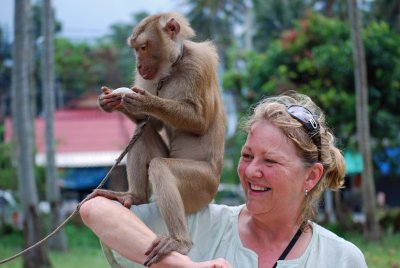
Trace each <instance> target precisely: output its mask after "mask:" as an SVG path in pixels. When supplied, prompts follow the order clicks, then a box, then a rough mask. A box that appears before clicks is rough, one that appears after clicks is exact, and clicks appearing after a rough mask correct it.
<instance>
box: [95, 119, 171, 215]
mask: <svg viewBox="0 0 400 268" xmlns="http://www.w3.org/2000/svg"><path fill="white" fill-rule="evenodd" d="M166 156H168V148H167V146H166V145H165V143H164V141H163V139H162V138H161V136H160V135H159V133H158V132H157V131H156V130H155V128H154V127H153V125H152V124H151V123H147V124H146V125H145V126H144V128H143V133H142V135H141V136H140V138H139V139H138V140H137V141H136V143H135V144H134V145H133V147H132V149H131V150H130V151H129V152H128V155H127V164H126V171H127V178H128V186H129V189H128V191H127V192H115V191H110V190H104V189H98V190H95V191H93V193H92V194H91V195H89V197H88V199H90V198H93V197H95V196H103V197H105V198H108V199H111V200H117V201H118V202H120V203H121V204H122V205H124V206H125V207H127V208H130V207H131V206H132V204H135V205H139V204H143V203H147V202H148V199H149V195H150V191H149V183H148V172H147V169H148V166H149V163H150V161H151V159H153V158H154V157H166Z"/></svg>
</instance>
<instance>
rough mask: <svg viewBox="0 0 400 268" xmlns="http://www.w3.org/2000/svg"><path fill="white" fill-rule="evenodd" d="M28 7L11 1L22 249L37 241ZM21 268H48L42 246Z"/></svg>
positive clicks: (38, 225) (25, 2) (25, 1)
mask: <svg viewBox="0 0 400 268" xmlns="http://www.w3.org/2000/svg"><path fill="white" fill-rule="evenodd" d="M30 12H31V3H30V1H29V0H15V14H14V16H15V23H14V46H13V62H14V66H13V70H12V71H13V75H12V78H13V81H12V84H13V86H12V89H13V90H14V91H15V92H14V93H13V99H12V101H13V102H14V103H13V105H12V106H13V113H14V114H13V121H14V123H13V124H14V126H15V129H14V133H15V135H16V154H17V160H18V165H17V167H18V168H17V172H18V177H19V190H20V196H21V200H22V205H23V208H24V216H25V217H24V231H23V232H24V247H28V246H30V245H32V244H34V243H35V242H37V241H39V240H40V239H41V225H42V223H41V220H40V218H39V215H38V207H37V204H38V194H37V189H36V184H35V176H34V158H33V156H34V152H33V136H32V133H33V122H32V120H31V116H30V105H29V57H30V55H31V54H30V52H29V51H30V50H31V49H32V46H31V44H30V42H29V40H30V38H29V34H30V32H29V24H30V20H29V18H30ZM23 263H24V267H25V268H36V267H42V266H50V261H49V258H48V255H47V251H46V248H45V247H44V245H39V246H38V247H36V248H34V249H32V250H30V251H29V252H27V253H26V254H25V255H24V261H23Z"/></svg>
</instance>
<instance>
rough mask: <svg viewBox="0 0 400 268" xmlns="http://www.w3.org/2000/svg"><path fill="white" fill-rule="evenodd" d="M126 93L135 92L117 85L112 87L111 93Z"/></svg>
mask: <svg viewBox="0 0 400 268" xmlns="http://www.w3.org/2000/svg"><path fill="white" fill-rule="evenodd" d="M128 93H135V92H134V91H132V90H131V89H130V88H127V87H119V88H116V89H114V90H113V92H112V94H128Z"/></svg>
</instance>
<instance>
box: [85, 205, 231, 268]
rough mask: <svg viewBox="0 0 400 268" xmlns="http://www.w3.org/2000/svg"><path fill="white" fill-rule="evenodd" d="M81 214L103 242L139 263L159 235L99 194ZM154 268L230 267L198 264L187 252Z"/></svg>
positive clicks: (219, 262) (215, 262)
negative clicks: (186, 254)
mask: <svg viewBox="0 0 400 268" xmlns="http://www.w3.org/2000/svg"><path fill="white" fill-rule="evenodd" d="M80 215H81V217H82V220H83V222H84V223H85V224H86V225H87V226H88V227H89V228H90V229H92V231H93V232H94V233H95V234H96V235H97V236H98V237H99V238H100V240H101V241H103V243H105V244H106V245H107V246H109V247H111V248H112V249H114V250H115V251H117V252H118V253H119V254H121V255H122V256H124V257H125V258H127V259H129V260H131V261H134V262H137V263H144V261H145V260H146V255H145V252H146V251H147V249H148V248H149V247H150V246H151V244H152V241H153V240H154V239H156V237H157V236H156V234H154V233H153V231H151V230H150V229H149V228H148V227H147V226H146V225H145V224H144V223H143V222H142V221H141V220H140V219H139V218H138V217H137V216H136V215H135V214H133V213H132V211H131V210H128V209H126V208H125V207H123V206H121V205H120V204H118V203H116V202H113V201H111V200H108V199H106V198H102V197H96V198H94V199H91V200H89V201H87V202H85V203H83V205H82V206H81V208H80ZM151 267H154V268H157V267H182V268H183V267H194V268H196V267H197V268H213V267H221V268H225V267H226V268H229V267H231V266H230V265H229V264H228V263H227V262H226V261H225V260H223V259H217V260H212V261H207V262H201V263H195V262H193V261H191V260H190V258H189V257H187V256H185V255H182V254H179V253H177V252H172V253H171V254H170V255H168V256H166V257H165V258H163V259H162V260H161V261H160V262H159V263H155V264H153V265H152V266H151Z"/></svg>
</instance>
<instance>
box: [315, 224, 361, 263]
mask: <svg viewBox="0 0 400 268" xmlns="http://www.w3.org/2000/svg"><path fill="white" fill-rule="evenodd" d="M311 226H312V229H313V239H312V240H313V241H314V245H315V246H317V247H316V248H318V249H319V250H321V251H326V252H327V253H328V252H329V255H330V256H332V257H333V258H335V256H336V257H339V256H340V257H341V258H345V259H347V260H353V261H355V262H359V263H363V264H365V258H364V255H363V253H362V252H361V250H360V249H359V248H358V247H357V246H356V245H354V244H353V243H351V242H350V241H347V240H345V239H344V238H342V237H340V236H338V235H337V234H335V233H333V232H332V231H330V230H328V229H326V228H324V227H322V226H321V225H319V224H317V223H311ZM316 243H317V244H318V245H316ZM321 253H322V252H321Z"/></svg>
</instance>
